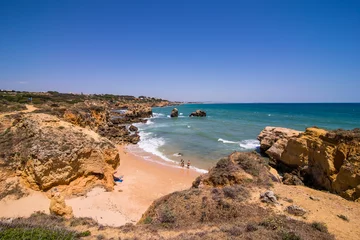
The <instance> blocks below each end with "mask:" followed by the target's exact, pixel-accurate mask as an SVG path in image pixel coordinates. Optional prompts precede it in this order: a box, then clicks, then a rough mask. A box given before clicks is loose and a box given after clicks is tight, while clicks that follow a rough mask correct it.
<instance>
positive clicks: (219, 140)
mask: <svg viewBox="0 0 360 240" xmlns="http://www.w3.org/2000/svg"><path fill="white" fill-rule="evenodd" d="M218 142H223V143H239V142H234V141H229V140H225V139H222V138H219V139H218Z"/></svg>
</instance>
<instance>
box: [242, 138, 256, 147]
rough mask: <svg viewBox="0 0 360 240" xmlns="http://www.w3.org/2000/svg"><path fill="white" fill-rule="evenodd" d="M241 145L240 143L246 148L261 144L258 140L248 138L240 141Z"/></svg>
mask: <svg viewBox="0 0 360 240" xmlns="http://www.w3.org/2000/svg"><path fill="white" fill-rule="evenodd" d="M239 145H240V147H242V148H245V149H255V148H257V147H259V146H260V143H259V141H258V140H255V139H248V140H243V141H241V142H240V143H239Z"/></svg>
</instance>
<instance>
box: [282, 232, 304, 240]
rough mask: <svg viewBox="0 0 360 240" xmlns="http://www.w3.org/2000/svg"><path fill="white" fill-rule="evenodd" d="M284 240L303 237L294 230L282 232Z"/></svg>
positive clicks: (295, 239) (297, 239)
mask: <svg viewBox="0 0 360 240" xmlns="http://www.w3.org/2000/svg"><path fill="white" fill-rule="evenodd" d="M281 239H282V240H300V239H301V238H300V237H299V236H298V235H296V234H295V233H294V232H281Z"/></svg>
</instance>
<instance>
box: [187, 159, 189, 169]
mask: <svg viewBox="0 0 360 240" xmlns="http://www.w3.org/2000/svg"><path fill="white" fill-rule="evenodd" d="M187 168H190V160H188V162H187Z"/></svg>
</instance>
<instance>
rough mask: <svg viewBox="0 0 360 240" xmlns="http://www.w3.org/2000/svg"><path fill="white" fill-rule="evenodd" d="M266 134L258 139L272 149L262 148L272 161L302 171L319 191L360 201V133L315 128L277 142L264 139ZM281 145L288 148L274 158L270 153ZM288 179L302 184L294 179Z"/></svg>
mask: <svg viewBox="0 0 360 240" xmlns="http://www.w3.org/2000/svg"><path fill="white" fill-rule="evenodd" d="M265 130H266V129H265ZM265 130H264V131H263V132H262V134H260V135H259V137H258V138H259V140H260V141H261V144H262V145H263V146H266V148H268V146H269V145H270V147H269V148H268V149H266V148H264V147H262V149H263V150H264V149H266V153H267V154H268V155H269V157H270V158H273V159H274V160H276V161H278V162H280V163H283V164H285V165H287V166H289V167H292V168H293V169H300V170H301V172H302V173H305V174H306V175H307V176H308V177H310V178H311V181H312V183H313V184H314V185H315V186H317V187H321V188H324V189H327V190H329V191H331V192H335V193H337V194H339V195H341V196H342V197H344V198H346V199H350V200H356V199H359V198H360V129H354V130H335V131H326V130H324V129H319V128H315V127H313V128H307V129H306V131H305V132H304V133H301V134H298V135H297V134H293V135H292V136H290V137H289V135H279V136H278V140H277V141H271V140H270V141H269V140H268V139H269V138H266V137H264V135H265V134H264V132H268V131H265ZM287 132H291V131H287ZM270 139H271V138H270ZM279 141H281V142H282V143H285V144H282V145H281V146H282V147H281V148H277V149H280V150H278V151H277V153H276V154H273V152H272V151H269V150H270V149H271V148H273V146H274V145H276V144H277V143H278V142H279ZM271 144H273V145H271ZM287 179H288V181H290V182H293V181H295V182H299V181H298V179H294V178H293V177H287Z"/></svg>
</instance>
